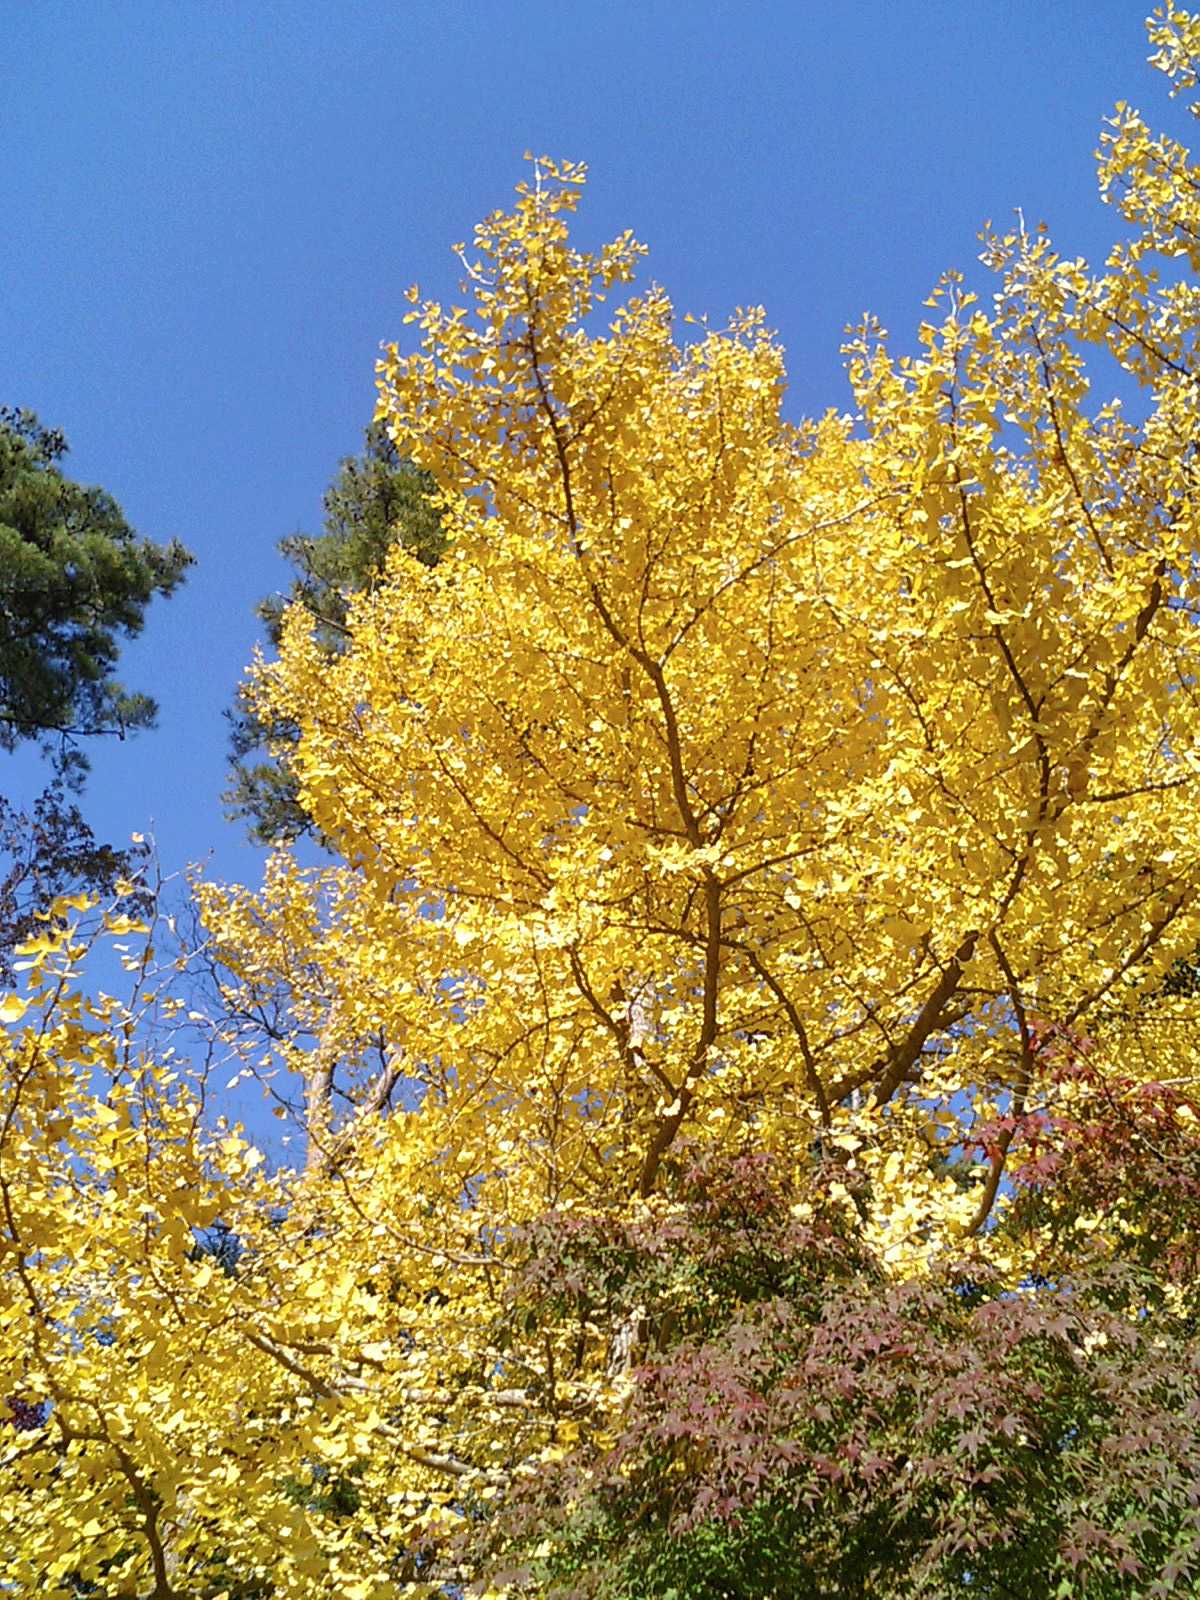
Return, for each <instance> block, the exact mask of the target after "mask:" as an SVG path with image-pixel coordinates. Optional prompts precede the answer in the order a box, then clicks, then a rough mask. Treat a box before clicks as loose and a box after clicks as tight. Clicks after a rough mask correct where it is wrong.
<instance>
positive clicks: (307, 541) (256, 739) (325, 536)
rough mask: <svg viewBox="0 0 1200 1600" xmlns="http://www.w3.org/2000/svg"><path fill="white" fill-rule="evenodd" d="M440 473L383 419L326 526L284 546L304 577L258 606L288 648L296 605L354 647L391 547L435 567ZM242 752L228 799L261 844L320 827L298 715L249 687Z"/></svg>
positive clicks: (347, 473) (342, 475)
mask: <svg viewBox="0 0 1200 1600" xmlns="http://www.w3.org/2000/svg"><path fill="white" fill-rule="evenodd" d="M433 488H434V484H433V480H432V479H431V478H430V477H429V475H428V474H427V473H423V472H420V471H419V470H418V469H416V468H415V467H413V466H412V464H411V463H410V462H407V461H405V460H403V459H402V458H401V456H400V455H399V453H398V452H397V450H396V448H395V446H394V445H393V444H392V442H391V440H390V438H389V437H388V435H387V431H386V429H384V428H382V427H380V426H379V425H378V424H373V425H372V426H371V427H370V428H369V429H368V430H367V436H366V444H365V448H364V449H363V451H362V452H361V454H359V455H357V456H347V457H346V458H345V460H344V461H343V462H342V463H341V465H340V467H339V468H338V472H337V475H336V477H335V478H334V480H333V482H332V484H331V485H330V487H329V490H328V492H327V493H326V495H325V530H324V532H323V533H321V534H319V535H316V536H315V537H314V536H313V535H310V534H293V535H291V536H290V537H289V538H286V539H282V540H280V543H279V550H280V554H281V555H283V556H284V557H285V558H286V559H287V561H288V562H289V563H290V564H291V566H292V568H293V570H294V572H295V577H294V578H293V580H292V582H291V584H290V586H289V587H288V589H287V591H286V592H285V593H283V594H276V595H271V596H269V597H268V598H267V599H266V600H264V601H263V602H262V604H261V605H260V606H259V608H258V615H259V617H260V618H261V619H262V621H263V622H264V624H265V625H266V632H267V638H268V640H269V641H270V643H271V645H272V646H273V647H275V648H278V646H279V641H280V637H281V633H282V627H283V617H284V614H285V613H286V611H287V608H288V607H289V606H290V605H297V604H298V605H301V606H303V607H304V609H305V610H306V611H307V612H308V613H309V614H310V615H311V616H312V618H313V621H314V626H315V637H316V638H317V639H319V640H320V643H321V646H322V648H323V649H324V650H325V651H326V652H327V653H328V654H329V655H330V656H331V657H332V656H334V655H336V654H337V653H338V652H339V651H340V650H342V649H343V648H344V647H345V642H346V623H347V617H348V613H349V606H350V600H351V598H352V597H353V596H354V595H355V594H360V593H362V592H363V591H367V590H370V589H371V588H372V587H373V586H374V585H375V584H376V583H378V582H379V580H380V579H381V578H382V576H383V573H384V570H385V568H386V565H387V560H388V556H389V553H390V552H391V551H392V550H393V549H394V548H395V547H396V546H399V547H401V548H403V549H405V550H409V551H411V552H412V554H414V555H415V556H416V557H417V559H418V560H420V561H422V562H424V563H425V564H426V565H427V566H432V565H433V564H434V563H435V562H436V561H437V559H438V557H439V556H440V555H441V553H442V550H443V549H444V547H445V540H444V537H443V535H442V530H441V521H440V518H439V515H438V512H437V509H436V506H435V505H434V503H433V500H432V498H431V495H432V491H433ZM228 717H229V721H230V724H231V738H230V745H231V750H232V754H233V765H232V772H231V783H230V787H229V789H228V790H227V792H226V795H225V799H226V803H227V805H228V807H229V815H230V817H232V818H243V819H244V820H245V821H246V822H247V824H248V826H249V830H250V835H251V837H252V838H253V839H255V840H256V841H257V842H258V843H260V844H277V843H279V842H280V841H282V840H286V839H298V838H301V837H303V836H305V835H308V834H311V833H312V828H313V825H312V819H311V818H310V817H309V815H308V813H307V812H306V811H305V810H304V808H303V807H302V806H301V805H300V803H299V801H298V799H297V793H296V776H295V773H294V772H293V771H292V768H291V765H290V762H289V759H288V752H289V750H291V749H292V748H293V747H294V746H295V744H296V743H297V741H298V739H299V737H300V730H299V727H298V726H297V724H296V723H295V722H293V721H291V720H290V719H289V718H286V717H280V716H272V715H268V714H267V713H266V712H265V711H264V709H263V708H262V707H261V706H258V705H256V704H255V702H254V701H253V699H252V698H251V697H250V696H249V695H248V694H246V693H245V692H244V691H243V692H242V693H240V694H239V697H238V702H237V704H236V705H235V706H234V708H233V709H232V710H231V711H230V712H229V713H228Z"/></svg>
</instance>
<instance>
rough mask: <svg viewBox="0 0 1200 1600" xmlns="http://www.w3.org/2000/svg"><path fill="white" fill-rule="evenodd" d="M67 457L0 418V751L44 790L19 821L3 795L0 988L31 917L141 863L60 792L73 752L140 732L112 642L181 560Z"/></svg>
mask: <svg viewBox="0 0 1200 1600" xmlns="http://www.w3.org/2000/svg"><path fill="white" fill-rule="evenodd" d="M66 453H67V444H66V440H65V439H64V437H63V435H62V434H61V433H59V432H58V431H57V430H53V429H48V428H44V427H42V426H41V424H40V423H39V422H38V420H37V418H36V417H35V416H34V415H33V414H32V413H31V412H28V411H16V410H13V409H11V408H4V409H0V750H5V751H12V750H14V749H16V748H17V746H18V745H20V744H21V743H23V742H26V741H32V742H34V743H36V744H38V745H39V746H40V747H41V748H42V750H43V751H45V752H46V754H47V755H48V756H49V757H50V759H51V761H52V764H53V769H54V779H53V781H52V782H51V783H50V784H49V786H48V787H47V788H46V789H45V790H44V791H43V793H42V794H41V795H40V796H39V797H38V798H37V799H36V800H35V801H34V802H33V804H32V806H31V807H30V808H29V809H28V810H22V809H21V808H19V807H17V806H14V805H13V804H11V803H10V802H9V801H7V800H5V799H4V798H3V797H2V796H0V979H4V978H6V977H7V976H9V975H10V965H9V960H10V956H11V952H12V949H13V946H14V945H15V944H17V943H19V942H20V940H21V939H23V938H25V937H26V936H27V935H28V933H29V932H30V931H31V930H32V928H33V927H34V924H35V922H36V917H37V913H38V912H39V911H41V910H44V909H45V907H46V906H47V905H48V904H49V903H50V901H52V900H53V899H54V897H55V896H57V895H60V894H65V893H68V892H70V891H72V890H75V891H78V890H91V891H96V892H100V893H104V892H107V891H109V890H111V888H112V887H113V885H114V884H115V883H116V881H117V879H118V878H120V877H123V876H129V875H131V874H132V873H134V871H135V867H136V864H137V863H136V858H137V857H138V855H139V852H137V851H134V852H132V853H131V852H130V851H128V850H117V849H114V848H113V847H112V846H110V845H106V844H102V843H99V842H98V841H97V840H96V839H95V837H94V835H93V834H92V832H91V829H90V828H89V827H88V825H87V823H86V821H85V819H84V816H83V814H82V812H81V811H80V809H79V806H78V803H77V802H76V801H75V800H74V799H73V798H71V795H70V791H71V790H73V789H75V790H77V789H78V788H79V787H80V786H81V784H82V781H83V778H84V776H85V774H86V771H87V757H86V754H85V753H84V749H83V742H84V741H86V740H87V739H88V738H91V737H95V736H100V735H115V736H117V737H120V738H124V736H125V735H126V733H128V732H132V731H135V730H137V729H140V728H145V727H148V726H149V725H150V724H151V723H152V722H153V719H154V713H155V707H154V701H153V700H152V699H151V697H150V696H149V695H146V694H144V693H129V692H127V691H126V690H125V689H124V688H122V686H121V685H120V683H119V682H118V681H117V679H116V677H115V676H114V669H115V667H116V662H117V656H118V652H119V640H120V638H122V637H124V638H129V637H132V636H134V635H136V634H137V633H138V632H139V631H140V629H141V627H142V623H143V620H144V616H145V611H146V607H147V606H148V605H149V603H150V601H151V600H152V599H153V598H154V596H155V595H169V594H171V593H172V591H173V590H174V589H175V587H176V585H177V584H178V583H179V581H180V580H181V578H182V576H183V573H184V571H185V569H186V567H187V566H188V565H189V563H190V561H191V557H190V556H189V555H188V553H187V551H185V550H184V549H183V547H182V545H180V544H178V543H172V544H170V545H167V546H160V545H155V544H152V543H151V542H150V541H149V540H146V539H139V538H138V537H137V536H136V535H135V533H134V532H133V530H132V529H131V528H130V526H129V525H128V523H127V522H126V521H125V519H124V517H123V516H122V514H121V510H120V507H119V506H118V505H117V504H116V502H115V501H114V500H113V499H112V497H111V496H110V495H108V494H106V493H105V491H104V490H102V489H96V488H86V487H84V486H83V485H80V484H78V483H75V482H73V481H72V480H71V479H69V478H68V477H66V476H65V474H64V473H63V472H62V470H61V467H60V465H59V463H60V462H61V461H62V459H63V457H64V456H65V455H66Z"/></svg>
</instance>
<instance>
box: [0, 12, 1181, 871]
mask: <svg viewBox="0 0 1200 1600" xmlns="http://www.w3.org/2000/svg"><path fill="white" fill-rule="evenodd" d="M1145 9H1146V7H1145V6H1144V5H1139V4H1134V3H1117V0H1054V3H1051V4H1048V3H1046V0H891V3H887V0H874V3H868V4H855V5H850V4H842V3H838V0H790V3H784V0H769V3H762V4H755V3H753V0H741V3H740V4H734V3H729V4H717V3H711V0H692V3H688V0H670V3H668V0H609V3H607V4H605V3H600V4H593V5H590V6H585V5H579V4H574V5H572V4H550V3H547V0H525V3H520V4H517V3H501V0H492V3H487V0H474V3H464V0H458V3H455V0H438V3H435V0H408V3H400V0H242V3H240V4H234V3H231V0H198V3H197V0H0V74H2V78H0V81H2V82H3V86H4V89H3V98H4V139H3V152H4V154H3V160H2V162H0V230H2V246H0V401H4V402H8V403H10V404H15V405H21V406H30V407H33V408H35V409H36V410H37V411H38V412H40V413H41V415H42V418H43V420H44V421H46V422H47V423H52V424H54V425H55V426H57V427H61V428H62V429H64V430H65V432H66V433H67V435H68V437H69V439H70V441H71V444H72V447H73V448H72V455H71V457H70V458H69V460H68V470H69V471H71V472H72V474H73V475H74V476H76V477H80V478H83V479H85V480H87V481H94V482H99V483H102V484H103V485H104V486H105V487H106V488H108V489H110V490H111V491H112V492H113V493H114V494H115V495H116V496H117V498H118V499H119V500H120V502H121V503H122V505H123V507H124V509H125V511H126V514H127V515H128V517H129V518H130V520H131V521H132V522H133V523H134V524H135V526H137V527H138V528H139V529H140V530H141V531H142V532H144V533H146V534H149V535H151V536H153V537H155V538H167V537H171V536H177V537H179V538H181V539H182V540H183V541H184V542H185V543H186V544H187V545H189V546H190V547H191V549H192V550H193V551H194V552H195V553H196V556H197V558H198V566H197V568H196V569H195V570H194V572H193V574H192V577H191V579H190V581H189V583H188V585H187V587H186V589H185V590H184V591H183V592H182V593H181V594H180V595H179V596H177V598H176V599H174V600H173V601H171V602H170V603H169V604H167V605H161V604H160V605H159V606H158V607H156V609H155V611H154V613H153V616H152V619H151V622H150V625H149V627H148V628H147V631H146V634H145V636H144V637H143V639H142V640H141V641H139V643H138V645H137V646H136V648H133V649H130V650H129V651H128V653H127V657H126V674H125V675H126V677H127V678H128V680H129V681H130V682H131V683H132V684H133V685H134V686H136V687H139V688H145V689H148V690H150V691H151V692H152V693H154V694H155V695H156V696H157V697H158V699H159V701H160V705H161V715H160V727H159V730H158V731H157V732H155V733H152V734H144V735H142V736H141V737H140V738H139V739H138V740H137V741H136V742H135V743H130V744H126V745H123V746H116V745H113V746H109V747H105V748H103V749H98V750H97V751H96V753H95V770H94V774H93V778H92V781H91V784H90V787H89V790H88V795H87V810H88V812H89V815H90V816H91V817H92V819H93V821H94V822H95V825H96V827H97V831H98V832H100V833H101V834H102V835H104V836H106V837H109V838H112V839H119V838H121V837H123V836H127V835H128V834H129V832H130V831H132V830H134V829H138V830H145V829H149V828H151V827H152V828H153V831H154V832H155V834H156V835H157V838H158V841H159V846H160V851H161V854H162V857H163V859H164V862H165V864H166V865H167V866H168V867H169V868H170V867H178V866H181V865H183V864H184V863H185V862H187V861H188V860H192V859H196V858H200V857H203V856H206V855H209V853H210V852H211V859H212V867H213V870H214V871H216V872H217V873H219V874H221V875H224V876H239V877H243V878H249V879H252V880H253V879H255V878H256V877H257V874H258V871H259V864H258V860H257V857H258V854H259V853H258V852H256V851H252V850H251V849H249V847H248V846H246V845H245V844H244V843H243V842H242V840H241V838H240V835H239V832H238V830H237V828H236V827H234V826H232V825H230V824H228V823H226V822H224V821H223V820H222V812H221V804H220V792H221V788H222V785H223V782H224V774H225V760H226V743H225V728H224V725H223V722H222V718H221V711H222V708H223V707H224V706H225V705H227V704H228V702H229V699H230V695H231V691H232V689H233V686H234V684H235V682H236V680H237V678H238V676H239V674H240V672H241V670H242V667H243V665H244V663H245V661H246V659H247V658H248V656H249V653H250V649H251V646H252V643H253V641H254V639H255V636H256V626H255V621H254V617H253V606H254V602H255V601H256V599H257V598H258V597H259V596H260V595H262V594H263V593H264V592H266V591H268V590H270V589H272V588H275V587H278V586H280V585H281V584H282V583H283V582H284V581H285V573H284V569H283V568H282V566H281V564H280V563H279V562H278V560H277V558H276V557H275V554H274V545H275V541H276V540H277V539H278V538H279V537H280V536H281V535H284V534H287V533H290V532H294V531H296V530H298V529H305V530H308V531H314V532H315V531H317V530H318V529H319V525H320V500H321V494H322V490H323V488H324V486H325V485H326V483H327V482H328V480H329V478H330V476H331V474H332V472H333V470H334V468H335V466H336V463H337V461H338V458H339V457H340V456H342V455H344V454H345V453H347V452H350V451H352V450H354V449H355V448H356V447H357V445H358V443H359V440H360V435H361V430H362V428H363V426H364V424H365V423H366V422H367V421H368V419H369V417H370V413H371V408H372V401H373V387H372V385H373V363H374V360H375V355H376V350H377V347H378V345H379V343H380V341H382V340H384V339H388V338H394V337H396V336H398V335H399V334H400V333H401V331H402V330H401V322H400V318H401V313H402V303H401V294H402V291H403V289H404V287H405V286H406V285H407V284H408V283H410V282H412V281H413V280H414V279H415V280H420V282H421V283H422V286H423V287H425V288H427V289H428V290H430V291H431V292H435V293H438V294H449V293H450V291H451V289H452V287H453V283H454V280H455V271H454V263H453V261H452V259H451V257H450V255H449V253H448V246H449V245H450V243H451V242H453V241H454V240H457V239H461V238H464V237H466V236H468V235H469V232H470V229H471V226H472V224H473V223H474V221H475V220H476V219H477V218H478V217H480V216H481V215H483V214H484V213H485V212H487V211H489V210H492V209H494V208H495V207H497V206H500V205H503V204H505V203H506V201H507V199H508V196H509V195H510V193H511V189H512V186H513V185H514V183H516V182H517V181H518V180H519V179H520V178H521V177H522V176H523V167H522V162H521V155H522V152H523V151H525V150H526V149H532V150H535V151H545V152H548V153H550V154H554V155H559V156H567V157H571V158H574V159H583V160H586V161H588V162H589V163H590V165H591V169H592V183H591V185H590V187H589V195H588V198H587V200H586V206H585V211H584V213H583V219H582V227H583V229H584V230H585V232H586V234H587V235H588V236H589V237H590V238H592V239H597V240H598V239H599V238H600V237H601V236H607V235H609V234H611V233H614V232H616V231H619V230H620V229H622V228H624V227H626V226H631V227H633V228H634V230H635V231H636V232H637V233H638V235H639V236H640V237H641V238H642V239H644V240H645V241H646V242H647V243H648V244H649V245H650V247H651V257H650V265H649V269H648V270H649V271H650V272H651V273H652V274H653V275H654V276H655V277H656V278H657V279H658V280H659V281H661V282H662V283H664V284H665V285H666V287H667V288H668V290H669V291H670V292H671V293H672V295H673V297H674V299H675V301H676V304H677V305H678V306H679V307H680V309H681V310H691V311H694V312H708V313H710V314H711V315H713V316H714V317H720V316H721V315H722V314H723V313H725V312H727V311H728V310H729V309H731V308H732V307H733V306H734V305H736V304H749V303H762V304H764V305H765V306H766V308H767V311H768V315H769V318H770V320H771V322H772V324H773V325H774V326H775V327H777V328H778V329H779V331H780V333H781V335H782V337H783V340H784V342H785V344H786V346H787V348H788V351H789V365H790V370H791V375H792V398H791V402H790V403H791V407H792V410H793V411H794V412H796V413H800V412H810V411H813V410H818V411H819V410H823V409H824V408H825V407H826V406H829V405H836V406H839V407H842V406H845V405H846V404H847V400H848V396H847V391H846V387H845V380H844V377H843V374H842V371H841V364H840V357H839V355H838V345H839V342H840V339H841V331H842V328H843V326H844V325H845V324H846V323H848V322H851V321H853V320H855V319H856V318H858V316H859V315H860V314H861V313H862V312H863V311H864V310H866V309H871V310H873V311H874V312H876V313H877V314H878V315H880V316H881V317H882V319H883V320H884V322H885V323H886V324H887V325H888V326H889V327H890V328H891V329H892V330H893V333H894V334H895V335H896V336H897V337H898V338H899V339H900V340H901V341H902V342H903V341H905V340H907V339H908V338H909V336H910V335H911V331H912V329H913V328H914V327H915V325H916V323H917V321H918V320H919V318H920V315H921V301H922V299H923V298H924V296H925V295H926V294H927V293H928V291H929V289H930V287H931V285H932V283H933V281H934V279H935V278H936V276H937V274H938V273H939V271H940V270H941V269H942V268H944V267H947V266H959V267H965V268H969V267H970V266H971V264H972V261H973V257H974V253H975V249H976V243H975V234H976V232H977V230H978V228H979V226H980V224H981V223H982V222H983V221H984V219H986V218H989V217H991V218H995V219H1005V218H1007V217H1008V216H1009V215H1010V214H1011V211H1012V208H1013V207H1015V206H1018V205H1019V206H1022V207H1023V208H1024V211H1025V214H1026V217H1027V218H1028V219H1029V220H1030V221H1034V220H1037V219H1041V218H1045V219H1046V220H1047V221H1048V222H1049V223H1050V225H1051V227H1052V230H1053V231H1054V233H1055V235H1056V238H1057V239H1058V241H1059V242H1060V244H1061V246H1062V247H1063V248H1064V249H1067V250H1069V251H1070V252H1071V253H1077V252H1083V253H1087V254H1091V255H1095V254H1097V253H1099V251H1100V250H1101V248H1102V247H1103V245H1104V243H1105V241H1106V240H1107V238H1108V237H1109V233H1110V230H1111V228H1112V225H1113V219H1112V218H1110V217H1109V216H1107V215H1106V214H1105V213H1104V211H1103V208H1102V207H1101V206H1100V204H1099V202H1098V200H1097V198H1096V191H1095V181H1094V163H1093V160H1092V151H1093V149H1094V147H1095V144H1096V138H1097V133H1098V129H1099V123H1100V119H1101V117H1102V116H1103V115H1105V114H1107V113H1108V112H1109V111H1110V110H1111V107H1112V103H1113V101H1114V100H1115V99H1117V98H1118V97H1122V96H1124V97H1126V98H1128V99H1130V100H1132V101H1134V102H1135V103H1142V104H1146V103H1147V102H1149V104H1147V105H1146V109H1147V110H1148V111H1149V112H1151V113H1153V114H1154V115H1157V114H1158V113H1159V110H1160V107H1161V104H1162V101H1161V96H1160V94H1159V91H1158V88H1157V81H1158V80H1157V79H1156V78H1155V75H1154V74H1152V73H1151V72H1150V71H1149V69H1147V68H1146V67H1145V65H1144V57H1145V55H1146V45H1145V37H1144V32H1143V28H1142V21H1141V19H1142V17H1143V15H1144V11H1145ZM29 782H30V768H29V764H28V763H27V762H17V761H10V762H7V763H6V762H5V761H4V759H3V758H0V791H6V792H10V793H12V792H20V791H21V790H22V789H25V790H27V789H28V787H29Z"/></svg>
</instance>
